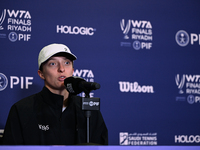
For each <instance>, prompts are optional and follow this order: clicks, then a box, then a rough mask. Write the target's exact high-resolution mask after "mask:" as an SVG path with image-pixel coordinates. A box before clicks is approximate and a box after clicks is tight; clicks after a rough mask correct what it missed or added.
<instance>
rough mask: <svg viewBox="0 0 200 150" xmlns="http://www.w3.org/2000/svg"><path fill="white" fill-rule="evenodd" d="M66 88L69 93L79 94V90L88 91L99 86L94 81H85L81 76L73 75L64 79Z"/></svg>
mask: <svg viewBox="0 0 200 150" xmlns="http://www.w3.org/2000/svg"><path fill="white" fill-rule="evenodd" d="M64 85H65V87H66V90H67V91H68V92H69V93H71V94H75V95H77V94H79V93H81V92H85V93H89V92H90V91H91V90H96V89H99V88H100V84H98V83H96V82H87V81H85V80H84V79H83V78H81V77H77V76H73V77H68V78H66V79H65V80H64Z"/></svg>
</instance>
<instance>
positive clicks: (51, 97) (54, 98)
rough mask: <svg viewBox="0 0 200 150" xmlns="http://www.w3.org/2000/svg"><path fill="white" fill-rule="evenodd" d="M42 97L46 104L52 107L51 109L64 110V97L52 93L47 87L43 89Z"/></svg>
mask: <svg viewBox="0 0 200 150" xmlns="http://www.w3.org/2000/svg"><path fill="white" fill-rule="evenodd" d="M41 95H42V97H43V100H44V102H45V103H47V104H48V105H50V106H51V107H53V108H55V109H60V110H62V107H63V98H64V97H63V96H62V95H58V94H54V93H52V92H51V91H50V90H49V89H48V88H47V87H45V86H44V87H43V89H42V91H41Z"/></svg>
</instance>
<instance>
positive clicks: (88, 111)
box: [85, 93, 91, 143]
mask: <svg viewBox="0 0 200 150" xmlns="http://www.w3.org/2000/svg"><path fill="white" fill-rule="evenodd" d="M85 98H90V95H89V93H85ZM90 116H91V110H86V111H85V117H86V118H87V143H90Z"/></svg>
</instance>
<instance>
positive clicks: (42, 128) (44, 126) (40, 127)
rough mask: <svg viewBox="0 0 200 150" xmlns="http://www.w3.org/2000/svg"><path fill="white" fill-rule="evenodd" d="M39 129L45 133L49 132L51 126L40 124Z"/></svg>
mask: <svg viewBox="0 0 200 150" xmlns="http://www.w3.org/2000/svg"><path fill="white" fill-rule="evenodd" d="M38 127H39V129H40V130H43V131H47V130H49V125H42V124H38Z"/></svg>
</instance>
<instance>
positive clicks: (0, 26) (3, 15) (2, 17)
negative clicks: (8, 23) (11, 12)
mask: <svg viewBox="0 0 200 150" xmlns="http://www.w3.org/2000/svg"><path fill="white" fill-rule="evenodd" d="M5 17H6V9H4V10H3V11H2V14H1V18H0V30H3V27H2V24H3V22H4V19H5Z"/></svg>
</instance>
